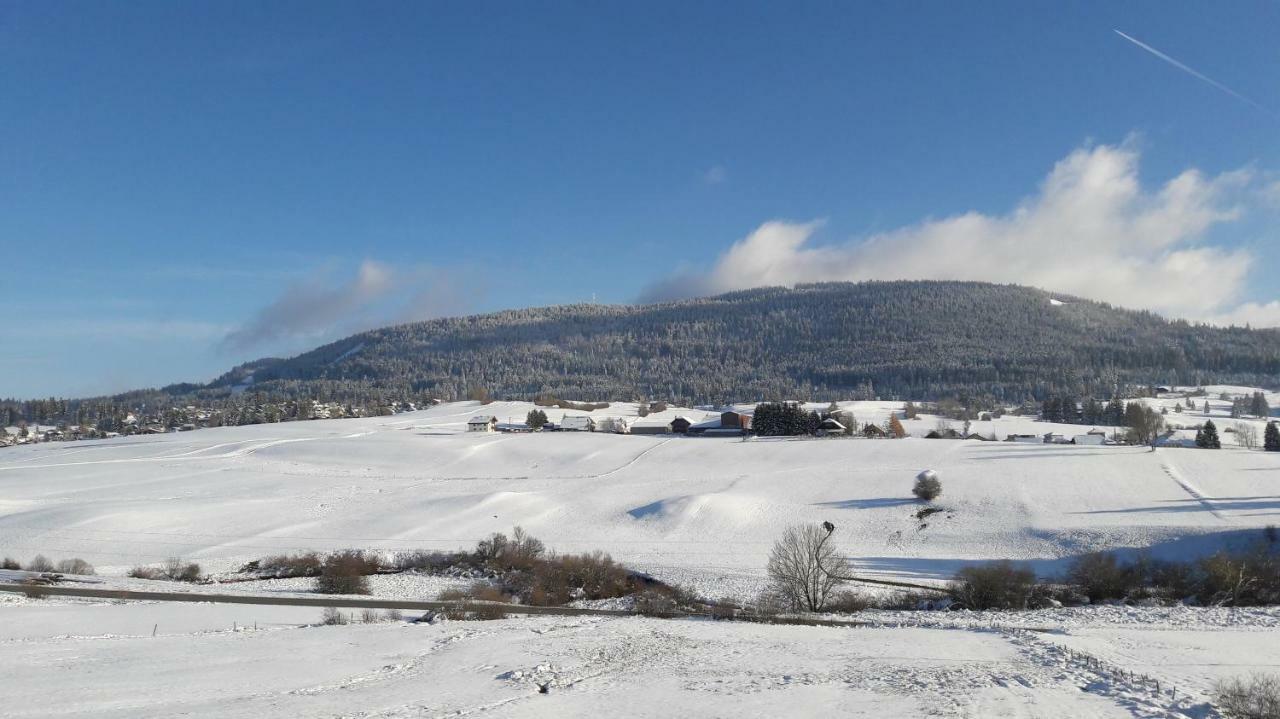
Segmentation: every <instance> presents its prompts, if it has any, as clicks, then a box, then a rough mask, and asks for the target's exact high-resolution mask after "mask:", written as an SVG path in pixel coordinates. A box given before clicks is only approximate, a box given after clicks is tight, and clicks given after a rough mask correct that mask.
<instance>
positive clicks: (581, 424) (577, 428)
mask: <svg viewBox="0 0 1280 719" xmlns="http://www.w3.org/2000/svg"><path fill="white" fill-rule="evenodd" d="M560 431H561V432H594V431H596V421H595V420H594V419H591V418H590V417H587V416H585V415H578V416H569V415H565V416H563V417H561V418H560Z"/></svg>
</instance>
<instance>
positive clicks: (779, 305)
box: [184, 282, 1280, 402]
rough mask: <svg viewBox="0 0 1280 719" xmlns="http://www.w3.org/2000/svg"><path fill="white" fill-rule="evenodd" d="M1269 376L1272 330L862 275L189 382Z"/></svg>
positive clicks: (329, 352)
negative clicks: (853, 280) (854, 279)
mask: <svg viewBox="0 0 1280 719" xmlns="http://www.w3.org/2000/svg"><path fill="white" fill-rule="evenodd" d="M1054 300H1061V301H1064V302H1065V304H1060V303H1059V302H1057V301H1054ZM250 375H252V379H251V380H249V379H248V377H249V376H250ZM1278 376H1280V331H1278V330H1247V329H1242V328H1231V329H1224V328H1216V327H1206V326H1197V325H1192V324H1189V323H1186V322H1181V321H1177V322H1169V321H1166V320H1164V319H1161V318H1159V317H1157V316H1155V315H1153V314H1150V313H1146V312H1134V311H1129V310H1122V309H1117V308H1114V307H1111V306H1108V305H1105V304H1100V303H1096V302H1090V301H1086V300H1080V299H1076V298H1070V297H1062V296H1055V295H1051V294H1050V293H1047V292H1044V291H1041V290H1037V289H1030V288H1026V287H1017V286H1007V285H992V284H984V283H973V282H869V283H859V284H850V283H825V284H817V285H803V286H799V287H796V288H794V289H786V288H764V289H756V290H749V291H743V292H735V293H731V294H726V295H721V296H718V297H711V298H705V299H697V300H688V301H682V302H673V303H666V304H655V305H636V306H616V305H566V306H557V307H542V308H533V309H523V310H511V311H506V312H497V313H494V314H487V315H477V316H471V317H458V318H450V319H440V320H432V321H429V322H419V323H414V324H408V325H400V326H396V327H387V328H383V329H377V330H372V331H369V332H364V333H361V334H358V335H354V336H352V337H349V338H347V339H344V340H341V341H339V342H334V343H332V344H328V345H325V346H323V347H320V348H319V349H316V350H313V351H311V352H307V353H306V354H302V355H299V356H297V357H294V358H291V359H285V360H276V359H272V360H262V361H259V362H256V363H251V364H248V365H244V366H242V367H239V368H237V369H235V370H233V371H232V372H229V373H227V374H226V375H224V376H223V377H221V378H219V379H218V380H216V381H215V382H213V383H211V384H210V385H208V386H207V387H204V388H200V389H199V390H196V388H194V387H190V386H188V387H186V388H184V389H187V390H195V391H196V393H198V394H200V395H204V396H210V395H217V394H221V393H223V392H226V391H227V390H229V389H230V388H231V387H233V386H236V385H242V386H243V385H244V384H245V383H246V381H249V382H251V383H252V388H253V391H254V392H259V391H261V392H263V393H266V394H269V395H271V394H277V393H278V394H280V395H293V396H310V397H317V398H330V399H343V398H353V397H362V396H368V395H369V394H371V393H372V394H384V393H385V394H386V395H387V396H392V395H399V396H401V397H403V396H423V395H429V396H434V397H440V398H444V399H453V398H465V397H467V396H468V394H469V393H471V392H474V391H475V390H477V389H479V388H482V389H483V390H486V391H488V392H489V393H491V394H492V396H494V397H496V398H531V397H533V396H535V395H537V394H540V393H553V394H555V395H557V396H560V397H567V398H573V399H581V400H603V399H626V398H632V397H646V398H650V399H665V400H675V401H680V402H721V401H727V400H736V401H753V400H757V399H762V398H809V397H813V398H831V397H855V396H859V395H861V396H866V395H869V394H874V395H879V396H881V397H902V398H908V397H909V398H914V399H929V398H937V397H941V396H949V395H955V394H991V395H994V396H995V397H997V398H1001V399H1004V400H1007V401H1017V400H1022V399H1025V398H1027V397H1041V396H1044V395H1045V394H1047V393H1051V392H1052V393H1058V392H1070V393H1072V394H1074V395H1077V396H1080V395H1095V396H1102V397H1105V396H1109V395H1110V394H1111V393H1112V392H1113V391H1114V390H1115V388H1116V387H1117V386H1123V385H1126V384H1135V385H1147V384H1151V383H1168V384H1209V383H1228V382H1229V383H1238V384H1247V385H1274V384H1275V383H1276V382H1277V377H1278Z"/></svg>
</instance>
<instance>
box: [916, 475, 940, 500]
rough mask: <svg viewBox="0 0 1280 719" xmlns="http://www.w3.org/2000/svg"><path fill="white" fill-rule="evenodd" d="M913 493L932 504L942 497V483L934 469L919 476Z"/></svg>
mask: <svg viewBox="0 0 1280 719" xmlns="http://www.w3.org/2000/svg"><path fill="white" fill-rule="evenodd" d="M911 493H912V494H914V495H915V496H916V497H917V498H918V499H923V500H924V501H926V502H932V501H933V500H935V499H937V498H938V497H940V496H942V481H941V480H939V479H938V473H937V472H935V471H933V470H932V469H926V470H925V471H923V472H921V473H920V474H917V475H916V483H915V486H913V487H912V488H911Z"/></svg>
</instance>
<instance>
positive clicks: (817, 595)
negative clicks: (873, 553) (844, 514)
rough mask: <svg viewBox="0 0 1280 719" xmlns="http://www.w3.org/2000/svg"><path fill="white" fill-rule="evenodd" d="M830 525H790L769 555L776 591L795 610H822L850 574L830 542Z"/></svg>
mask: <svg viewBox="0 0 1280 719" xmlns="http://www.w3.org/2000/svg"><path fill="white" fill-rule="evenodd" d="M829 527H830V525H826V526H823V525H818V524H803V525H795V526H791V527H788V528H787V531H786V532H784V533H783V535H782V538H781V539H779V540H778V541H777V542H775V543H774V545H773V551H772V552H771V553H770V554H769V565H768V571H769V580H770V582H771V583H772V585H773V586H772V588H773V590H774V591H775V592H776V593H777V594H778V595H780V596H781V597H783V598H784V599H785V600H786V601H787V602H788V603H789V604H790V605H791V607H792V608H793V609H799V610H804V611H810V612H820V611H822V608H823V607H824V606H826V603H827V599H828V598H830V596H831V592H832V590H833V589H835V587H836V585H838V584H839V583H840V582H842V581H844V580H843V577H844V576H846V575H848V574H849V565H848V562H846V561H845V559H844V557H843V556H841V554H840V552H839V551H837V550H836V548H835V547H834V546H833V545H832V544H831V542H830V541H828V540H830V539H831V532H832V531H833V530H834V527H830V528H829Z"/></svg>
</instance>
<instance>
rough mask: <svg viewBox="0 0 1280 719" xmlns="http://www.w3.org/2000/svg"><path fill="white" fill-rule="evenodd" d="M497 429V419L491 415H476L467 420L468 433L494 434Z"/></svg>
mask: <svg viewBox="0 0 1280 719" xmlns="http://www.w3.org/2000/svg"><path fill="white" fill-rule="evenodd" d="M497 429H498V418H497V417H494V416H493V415H491V414H478V415H476V416H475V417H472V418H471V419H469V420H467V431H468V432H495V431H497Z"/></svg>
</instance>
